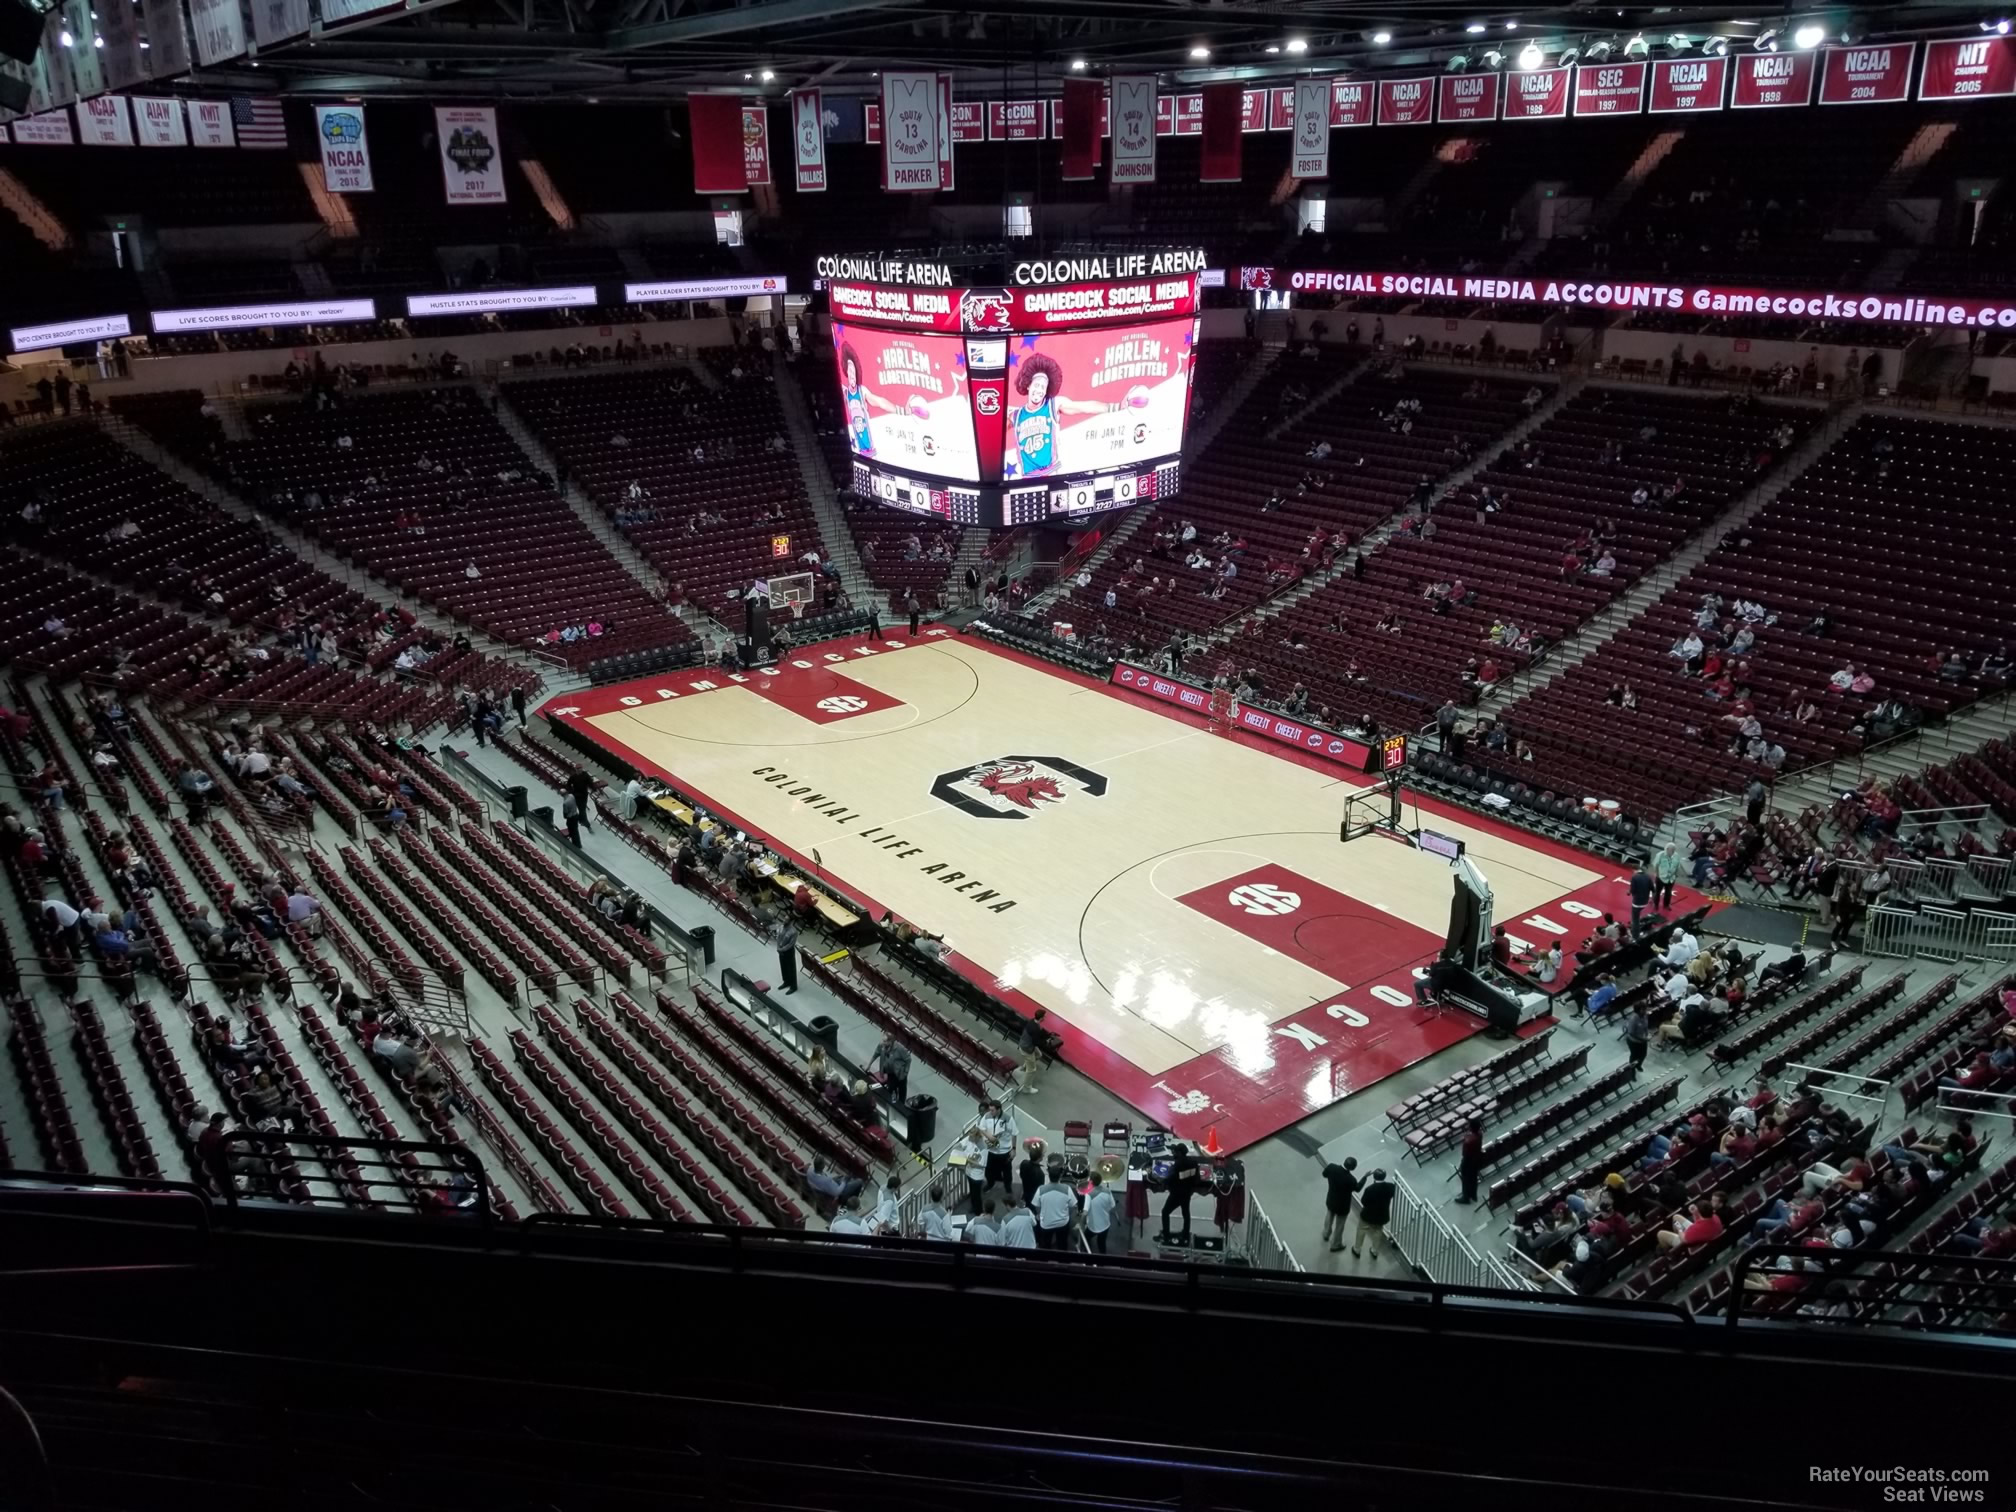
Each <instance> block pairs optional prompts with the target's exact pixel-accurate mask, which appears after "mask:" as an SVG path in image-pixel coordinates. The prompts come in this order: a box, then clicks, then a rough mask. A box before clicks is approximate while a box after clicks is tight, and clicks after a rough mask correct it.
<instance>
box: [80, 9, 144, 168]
mask: <svg viewBox="0 0 2016 1512" xmlns="http://www.w3.org/2000/svg"><path fill="white" fill-rule="evenodd" d="M118 3H119V0H113V4H114V5H117V4H118ZM75 108H76V111H77V140H78V141H79V142H81V143H83V144H84V145H85V146H86V147H131V146H132V145H133V118H132V117H131V116H130V115H128V114H127V113H126V97H125V96H124V95H99V96H98V97H97V98H96V99H93V100H79V101H78V102H77V104H76V107H75Z"/></svg>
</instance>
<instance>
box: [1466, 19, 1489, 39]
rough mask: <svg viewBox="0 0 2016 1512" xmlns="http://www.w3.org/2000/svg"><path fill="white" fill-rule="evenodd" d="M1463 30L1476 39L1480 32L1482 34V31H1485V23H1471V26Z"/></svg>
mask: <svg viewBox="0 0 2016 1512" xmlns="http://www.w3.org/2000/svg"><path fill="white" fill-rule="evenodd" d="M1463 30H1465V31H1466V32H1468V33H1469V34H1470V35H1471V36H1473V37H1474V36H1476V35H1477V34H1478V33H1479V32H1481V31H1482V30H1484V23H1483V22H1482V21H1472V22H1471V23H1470V24H1469V25H1468V26H1466V27H1464V28H1463Z"/></svg>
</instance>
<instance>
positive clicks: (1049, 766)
mask: <svg viewBox="0 0 2016 1512" xmlns="http://www.w3.org/2000/svg"><path fill="white" fill-rule="evenodd" d="M1105 791H1106V779H1105V777H1104V776H1102V775H1101V774H1100V773H1098V772H1094V771H1091V770H1089V769H1087V768H1085V767H1082V766H1079V765H1078V764H1077V763H1076V762H1073V761H1067V760H1065V759H1064V758H1063V757H1061V756H996V757H994V758H993V759H992V760H990V761H982V762H979V763H977V764H976V765H974V766H970V767H963V768H961V769H960V770H959V771H956V772H947V773H945V774H944V775H943V776H942V777H940V778H939V779H938V780H937V781H936V782H934V783H932V784H931V796H932V797H933V798H936V799H938V800H939V802H941V803H949V804H951V805H952V807H954V808H956V809H958V810H959V811H960V812H961V813H963V814H971V815H972V816H973V817H974V818H975V819H1030V818H1034V817H1035V816H1036V815H1038V814H1042V813H1047V812H1048V811H1050V810H1052V809H1054V808H1056V807H1057V806H1058V805H1059V804H1061V803H1063V802H1065V801H1066V800H1067V799H1069V798H1071V797H1072V796H1073V795H1077V794H1082V795H1084V796H1085V797H1088V798H1097V797H1100V796H1102V795H1103V794H1104V793H1105Z"/></svg>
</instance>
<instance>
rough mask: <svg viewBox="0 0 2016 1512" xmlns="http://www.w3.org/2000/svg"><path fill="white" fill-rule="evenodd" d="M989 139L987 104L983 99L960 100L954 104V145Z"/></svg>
mask: <svg viewBox="0 0 2016 1512" xmlns="http://www.w3.org/2000/svg"><path fill="white" fill-rule="evenodd" d="M986 140H987V106H986V103H985V102H984V101H981V100H959V101H956V102H954V104H953V106H952V141H953V145H955V146H956V145H958V144H959V143H961V142H984V141H986Z"/></svg>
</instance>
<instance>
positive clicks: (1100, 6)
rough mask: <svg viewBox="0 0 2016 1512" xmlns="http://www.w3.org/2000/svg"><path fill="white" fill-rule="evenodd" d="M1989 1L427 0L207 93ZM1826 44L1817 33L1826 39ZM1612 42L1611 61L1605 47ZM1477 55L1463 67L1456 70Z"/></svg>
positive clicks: (224, 75)
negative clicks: (1800, 5)
mask: <svg viewBox="0 0 2016 1512" xmlns="http://www.w3.org/2000/svg"><path fill="white" fill-rule="evenodd" d="M2002 19H2003V13H2001V12H1998V11H1995V10H1993V9H1982V8H1979V7H1973V8H1960V7H1956V6H1952V5H1943V4H1940V5H1918V4H1903V5H1892V6H1885V7H1882V8H1879V9H1874V10H1854V11H1848V10H1840V9H1821V10H1786V9H1785V8H1783V7H1782V6H1764V5H1754V6H1753V5H1743V4H1734V5H1728V4H1725V5H1719V6H1712V7H1711V6H1699V5H1671V6H1645V5H1635V6H1616V5H1609V4H1592V3H1577V4H1570V5H1543V6H1536V7H1516V6H1515V7H1498V8H1487V7H1483V6H1478V5H1463V4H1458V3H1452V0H1381V3H1360V0H1314V3H1304V4H1282V3H1273V4H1242V3H1237V0H1229V3H1227V0H1219V3H1196V0H995V3H990V4H984V5H967V4H960V3H955V0H409V3H408V4H407V5H406V6H405V7H404V8H402V9H388V10H386V11H383V12H379V13H377V14H375V15H367V16H363V17H359V18H358V19H355V20H351V21H346V22H341V23H337V24H334V25H329V26H326V27H325V26H324V25H322V24H321V23H319V22H318V23H317V26H316V28H315V30H314V31H313V32H311V33H310V34H309V35H307V36H304V37H301V38H298V39H296V40H294V41H291V42H288V43H285V44H282V45H280V46H277V47H273V48H269V49H266V50H262V51H261V52H260V54H259V55H258V57H257V58H256V59H253V58H241V59H238V60H236V61H234V62H232V63H229V64H224V65H221V66H217V67H212V68H207V69H204V70H202V71H201V72H200V73H199V74H198V75H197V77H196V80H195V83H196V84H197V86H198V87H201V88H210V89H219V88H229V89H232V90H237V91H241V92H252V91H257V92H271V91H273V90H275V89H278V90H279V91H281V92H283V93H286V94H308V93H314V94H322V95H327V94H329V93H332V92H340V93H343V94H347V95H406V96H413V97H424V98H443V97H452V96H456V95H464V94H466V95H470V96H481V97H483V98H485V99H502V100H540V99H554V100H596V101H600V100H608V101H611V102H614V101H618V100H628V101H644V100H661V99H674V98H679V97H681V96H683V95H685V94H686V93H687V92H689V91H692V90H703V89H721V88H744V89H748V90H749V91H750V92H752V93H754V92H762V93H766V94H770V95H772V96H773V97H777V96H781V95H782V94H783V92H784V91H786V90H788V89H791V88H793V87H798V86H802V85H809V84H818V85H820V86H822V87H824V88H826V89H828V90H837V91H842V92H846V91H849V90H858V91H859V92H861V93H863V94H866V93H868V92H870V91H872V90H873V89H874V88H875V84H874V79H875V71H876V70H877V69H880V68H882V67H885V66H887V67H905V68H928V69H940V70H948V71H950V72H952V73H953V74H954V75H955V77H956V88H957V90H958V92H959V93H960V95H961V96H962V97H965V98H969V99H972V98H985V97H990V96H993V97H1001V96H1008V95H1026V94H1028V93H1030V92H1031V89H1032V86H1034V87H1054V86H1055V85H1056V84H1057V83H1058V81H1059V80H1061V79H1063V78H1067V77H1071V76H1073V75H1074V74H1075V75H1076V76H1078V77H1088V76H1089V77H1097V76H1099V75H1101V74H1104V73H1107V72H1111V71H1124V70H1136V71H1139V70H1143V69H1154V70H1156V71H1157V72H1159V73H1160V74H1161V75H1162V77H1163V81H1164V85H1165V87H1168V88H1174V87H1176V86H1179V85H1180V86H1183V87H1186V88H1194V87H1196V86H1197V85H1200V84H1204V83H1209V82H1211V81H1214V80H1228V79H1237V80H1254V81H1274V82H1278V83H1283V84H1285V83H1287V82H1288V81H1290V80H1292V79H1293V78H1295V77H1297V76H1308V75H1312V74H1320V75H1331V74H1341V75H1347V76H1348V75H1356V76H1359V77H1367V76H1376V75H1377V74H1379V73H1382V72H1385V71H1387V70H1391V69H1412V70H1416V71H1418V70H1420V69H1422V68H1423V67H1424V66H1426V67H1432V68H1434V69H1437V70H1441V69H1445V68H1449V67H1459V68H1470V69H1482V68H1490V67H1507V66H1512V60H1514V59H1516V58H1517V56H1518V54H1519V53H1520V52H1521V51H1522V50H1524V49H1525V48H1527V47H1528V46H1529V45H1530V46H1533V47H1537V48H1538V49H1540V51H1541V52H1542V54H1544V56H1545V58H1546V61H1547V62H1549V63H1552V62H1555V61H1558V60H1559V54H1560V53H1561V52H1562V51H1563V50H1566V49H1574V50H1575V52H1576V53H1577V55H1579V56H1581V57H1582V58H1583V59H1584V61H1590V60H1591V59H1592V55H1591V53H1590V49H1592V48H1594V49H1606V48H1607V49H1608V51H1609V55H1612V56H1618V57H1622V56H1626V55H1627V53H1626V50H1627V49H1629V50H1630V54H1629V55H1632V56H1637V55H1640V53H1641V52H1642V53H1649V55H1651V56H1671V55H1674V54H1675V53H1684V52H1688V51H1691V50H1698V49H1702V48H1705V47H1714V48H1718V49H1719V48H1723V47H1726V48H1728V49H1729V50H1731V51H1737V50H1747V49H1751V48H1755V47H1758V46H1760V45H1762V46H1765V47H1776V46H1782V47H1785V48H1791V47H1792V46H1794V45H1795V42H1794V38H1795V37H1796V36H1797V35H1798V33H1799V32H1800V30H1801V29H1802V28H1820V29H1822V30H1824V34H1825V39H1826V40H1828V41H1831V42H1839V41H1842V40H1850V41H1862V40H1879V39H1884V38H1907V37H1915V36H1922V35H1949V36H1950V35H1953V34H1954V33H1955V32H1957V31H1962V30H1970V31H1971V30H1973V29H1974V28H1976V27H1978V26H1982V25H1991V26H1992V25H1994V24H1996V23H1997V22H1998V21H2000V20H2002ZM1811 35H1813V34H1812V33H1809V38H1810V36H1811ZM1603 55H1604V54H1603V52H1601V51H1599V52H1597V53H1596V54H1594V55H1593V56H1603ZM1456 59H1460V60H1461V61H1460V62H1452V60H1456Z"/></svg>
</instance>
